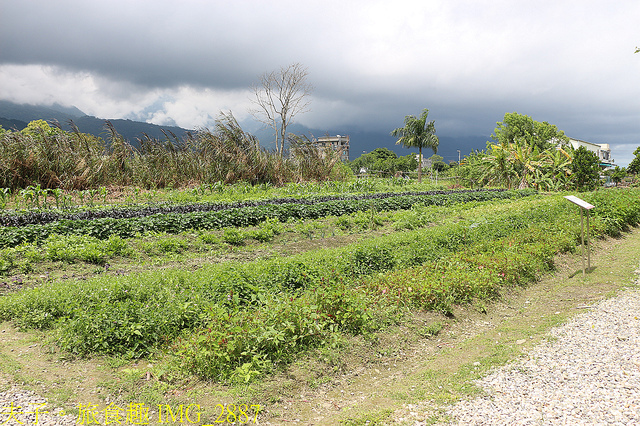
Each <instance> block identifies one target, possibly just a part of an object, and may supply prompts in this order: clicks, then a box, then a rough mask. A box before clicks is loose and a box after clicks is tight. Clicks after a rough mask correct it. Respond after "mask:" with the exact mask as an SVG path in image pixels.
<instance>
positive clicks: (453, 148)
mask: <svg viewBox="0 0 640 426" xmlns="http://www.w3.org/2000/svg"><path fill="white" fill-rule="evenodd" d="M33 120H46V121H49V122H51V121H57V122H58V123H60V125H61V126H62V128H63V129H65V130H70V126H69V121H70V120H72V121H73V122H74V123H75V125H76V126H78V128H79V129H80V131H81V132H83V133H89V134H92V135H95V136H99V137H101V138H103V139H105V140H106V139H107V135H108V133H107V132H106V131H105V121H106V120H105V119H101V118H96V117H92V116H89V115H86V114H85V113H84V112H82V111H80V110H79V109H78V108H75V107H65V106H61V105H58V104H54V105H50V106H43V105H28V104H15V103H13V102H8V101H0V125H2V127H4V128H5V129H14V128H15V129H17V130H22V129H24V128H25V127H26V126H27V123H29V122H30V121H33ZM109 121H110V122H111V123H112V124H113V125H114V127H115V128H116V130H117V131H118V133H120V134H121V135H122V136H123V137H124V138H125V139H126V140H128V141H129V142H130V143H131V144H133V145H136V143H137V139H138V138H141V137H142V136H143V134H147V135H149V136H150V137H152V138H157V139H161V140H162V139H165V135H164V134H163V132H162V131H163V130H165V131H167V132H171V133H173V134H175V135H176V136H177V137H178V138H182V137H183V136H185V134H186V133H187V132H189V130H187V129H183V128H181V127H176V126H158V125H155V124H149V123H143V122H140V121H132V120H122V119H110V120H109ZM288 130H289V131H290V132H292V133H296V134H299V135H301V134H304V135H307V136H311V135H313V136H314V137H321V136H325V135H327V134H328V135H332V136H335V135H348V136H349V140H350V148H349V158H350V160H355V159H356V158H358V157H360V156H361V155H362V154H363V153H364V152H365V151H366V152H371V151H373V150H374V149H376V148H388V149H390V150H391V151H393V152H395V153H396V154H397V155H399V156H404V155H407V154H410V153H412V152H414V153H416V154H417V152H418V150H417V149H411V150H410V149H407V148H404V147H402V146H400V145H396V144H395V142H396V139H395V138H394V137H392V136H390V135H389V133H388V132H375V131H362V130H354V129H350V128H349V127H342V128H339V129H335V128H334V129H327V130H320V129H309V128H307V127H304V126H301V125H298V124H293V125H292V126H291V127H290V128H289V129H288ZM253 133H254V134H255V136H256V137H257V138H258V139H259V140H260V142H261V145H262V146H264V147H266V148H273V142H272V141H273V132H272V131H271V130H270V129H262V130H258V131H256V132H253ZM438 137H439V138H440V145H439V147H438V155H441V156H442V157H444V161H445V162H447V163H448V162H449V161H453V160H455V161H457V160H458V150H460V155H461V157H464V156H465V155H468V154H469V153H471V152H472V151H473V150H482V149H485V148H486V142H487V140H489V137H488V136H476V135H472V136H462V137H451V136H446V135H440V134H438ZM432 154H433V152H432V151H431V150H430V149H427V150H425V152H423V155H424V156H425V157H430V156H431V155H432Z"/></svg>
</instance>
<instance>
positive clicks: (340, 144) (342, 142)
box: [315, 135, 349, 161]
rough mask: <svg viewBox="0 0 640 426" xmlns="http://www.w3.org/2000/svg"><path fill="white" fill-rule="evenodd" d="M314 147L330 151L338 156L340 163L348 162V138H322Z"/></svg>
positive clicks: (338, 136)
mask: <svg viewBox="0 0 640 426" xmlns="http://www.w3.org/2000/svg"><path fill="white" fill-rule="evenodd" d="M315 144H316V146H319V147H322V148H324V149H331V150H333V151H336V152H338V153H339V154H340V159H341V160H342V161H349V136H340V135H337V136H324V137H321V138H318V139H317V140H316V141H315Z"/></svg>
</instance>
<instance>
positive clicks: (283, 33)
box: [0, 0, 640, 165]
mask: <svg viewBox="0 0 640 426" xmlns="http://www.w3.org/2000/svg"><path fill="white" fill-rule="evenodd" d="M636 46H640V2H639V1H637V0H616V1H611V0H603V1H592V0H576V1H567V0H550V1H546V0H527V1H520V0H504V1H502V0H486V1H483V0H469V1H463V0H441V1H430V0H416V1H408V0H406V1H405V0H393V1H390V0H387V1H374V0H363V1H359V0H358V1H351V0H339V1H333V0H322V1H315V0H304V1H300V0H255V1H244V0H226V1H216V0H179V1H178V0H175V1H169V0H144V1H143V0H108V1H107V0H104V1H103V0H56V1H52V0H0V99H2V100H10V101H14V102H20V103H45V104H46V103H49V104H51V103H54V102H58V103H60V104H63V105H73V106H76V107H78V108H79V109H81V110H82V111H84V112H85V113H87V114H90V115H95V116H98V117H100V118H131V119H138V120H142V121H149V122H152V123H155V124H177V125H179V126H182V127H186V128H195V127H201V126H211V125H212V123H213V120H214V119H215V118H216V116H217V115H218V114H219V112H220V111H232V112H233V114H234V115H235V116H236V117H237V118H238V119H239V120H240V121H241V122H242V123H244V125H246V126H247V127H249V130H251V127H252V124H251V123H250V122H249V121H247V120H249V118H250V117H249V115H248V110H249V108H250V107H251V103H250V98H251V93H250V90H249V88H250V86H251V85H252V84H255V83H257V82H258V80H259V77H260V75H261V74H263V73H264V72H266V71H271V70H275V69H279V68H280V67H282V66H286V65H289V64H292V63H296V62H299V63H301V64H303V65H304V66H305V67H307V68H308V72H309V76H308V82H309V83H310V84H312V85H313V86H314V91H313V97H312V99H311V105H310V107H311V110H310V111H309V112H307V113H306V114H304V115H300V116H298V118H297V120H296V122H298V123H300V124H303V125H305V126H308V127H310V128H316V129H324V130H327V131H331V130H332V129H338V128H340V129H344V128H348V129H353V131H356V130H373V131H381V132H390V131H391V130H393V129H394V128H396V127H400V126H402V124H403V118H404V116H405V115H408V114H414V115H419V114H420V112H421V111H422V109H423V108H428V109H429V110H430V114H429V118H430V119H434V120H435V121H436V130H437V133H438V134H439V135H446V136H467V135H486V136H487V137H488V136H489V135H490V134H491V133H492V132H493V129H494V128H495V124H496V122H497V121H501V120H502V118H503V117H504V114H505V113H506V112H514V111H515V112H519V113H521V114H526V115H529V116H531V117H532V118H533V119H535V120H538V121H548V122H549V123H551V124H555V125H557V126H558V128H560V129H561V130H564V131H565V133H566V134H567V135H569V136H571V137H574V138H578V139H583V140H587V141H590V142H596V143H610V144H611V145H612V150H613V156H614V158H615V159H616V163H617V164H620V165H626V164H627V163H628V162H629V161H630V160H631V158H632V152H633V150H634V149H635V148H636V147H637V146H640V53H639V54H634V50H635V48H636ZM371 148H374V147H371Z"/></svg>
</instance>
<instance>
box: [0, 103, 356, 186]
mask: <svg viewBox="0 0 640 426" xmlns="http://www.w3.org/2000/svg"><path fill="white" fill-rule="evenodd" d="M71 126H72V130H71V131H70V132H66V131H63V130H62V129H61V128H60V127H59V126H53V127H51V126H49V125H48V124H47V123H46V122H44V121H42V120H38V121H35V122H32V123H30V124H29V126H28V127H27V128H26V129H24V130H22V131H20V132H10V131H3V130H2V129H0V188H11V189H12V190H16V189H20V188H25V187H27V186H29V185H40V186H41V187H42V188H51V189H53V188H62V189H66V190H71V189H88V188H97V187H100V186H109V185H116V186H124V185H132V186H139V187H143V188H165V187H185V186H191V185H202V184H213V183H216V182H223V183H225V184H233V183H237V182H246V183H250V184H261V183H270V184H273V185H282V184H284V183H287V182H303V181H325V180H329V179H345V178H346V176H347V173H346V170H345V169H346V168H345V167H343V166H342V165H341V163H340V161H339V157H338V153H334V152H325V151H322V150H321V149H318V148H316V147H315V146H313V144H311V143H310V142H309V140H308V139H306V140H303V139H301V138H292V139H291V140H290V143H291V150H290V152H291V155H290V156H288V157H282V156H281V155H278V154H277V153H275V152H272V151H270V150H268V149H265V148H263V147H261V146H260V142H259V141H258V139H257V138H256V137H255V136H253V135H251V134H249V133H247V132H245V131H244V130H242V128H241V127H240V125H239V124H238V122H237V121H236V119H235V118H234V117H233V115H231V114H230V113H229V114H221V115H220V117H219V118H218V119H217V120H216V124H215V127H214V129H213V131H211V130H209V129H202V130H199V131H197V132H195V133H193V134H188V135H187V136H186V137H184V138H182V139H180V138H178V137H177V136H176V135H175V134H173V133H165V136H166V137H165V139H162V140H161V139H156V138H152V137H149V136H148V135H144V136H143V137H142V138H140V139H138V146H133V145H132V144H131V143H129V142H128V141H126V140H124V138H123V137H122V136H121V135H119V134H118V132H117V131H116V129H115V128H114V127H113V125H111V123H110V122H106V126H105V129H106V131H107V135H108V136H107V140H108V142H107V141H105V140H103V139H102V138H98V137H95V136H93V135H88V134H85V133H81V132H80V131H79V130H78V128H77V127H76V126H75V125H73V123H71Z"/></svg>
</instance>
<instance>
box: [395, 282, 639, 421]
mask: <svg viewBox="0 0 640 426" xmlns="http://www.w3.org/2000/svg"><path fill="white" fill-rule="evenodd" d="M636 272H637V273H640V270H638V271H636ZM550 334H551V335H552V336H554V337H555V339H553V338H552V339H549V341H547V342H545V343H542V344H540V345H539V346H537V347H535V348H534V349H532V350H531V351H530V352H529V353H528V355H527V358H525V359H521V360H519V361H516V362H514V363H511V364H508V365H506V366H504V367H501V368H497V369H494V370H492V372H491V373H490V374H489V375H488V376H486V377H484V378H483V379H481V380H478V381H477V382H476V383H477V385H478V386H480V387H481V388H482V389H483V390H484V391H485V392H486V395H485V396H483V397H478V398H475V399H472V400H467V401H462V402H460V403H458V404H456V405H454V406H452V407H449V408H448V409H446V410H445V413H446V414H447V415H449V416H451V418H453V419H454V421H453V422H452V423H451V424H459V425H640V291H638V290H627V291H624V292H622V293H620V294H619V295H618V296H617V297H615V298H612V299H608V300H604V301H602V302H600V303H598V304H596V305H594V306H592V307H591V309H589V311H588V312H585V313H583V314H581V315H578V316H577V317H575V318H573V319H572V320H570V321H569V322H568V323H566V324H565V325H563V326H561V327H557V328H554V329H553V330H552V331H551V333H550ZM406 408H409V410H410V413H409V414H408V415H407V414H406V411H405V414H404V415H403V417H402V418H401V419H397V420H400V423H403V424H412V425H416V426H417V425H424V424H426V423H424V420H422V419H420V411H421V408H426V406H425V405H423V404H422V403H421V404H415V405H413V406H412V407H405V409H406ZM422 412H423V413H424V411H422ZM423 418H424V417H423Z"/></svg>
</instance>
